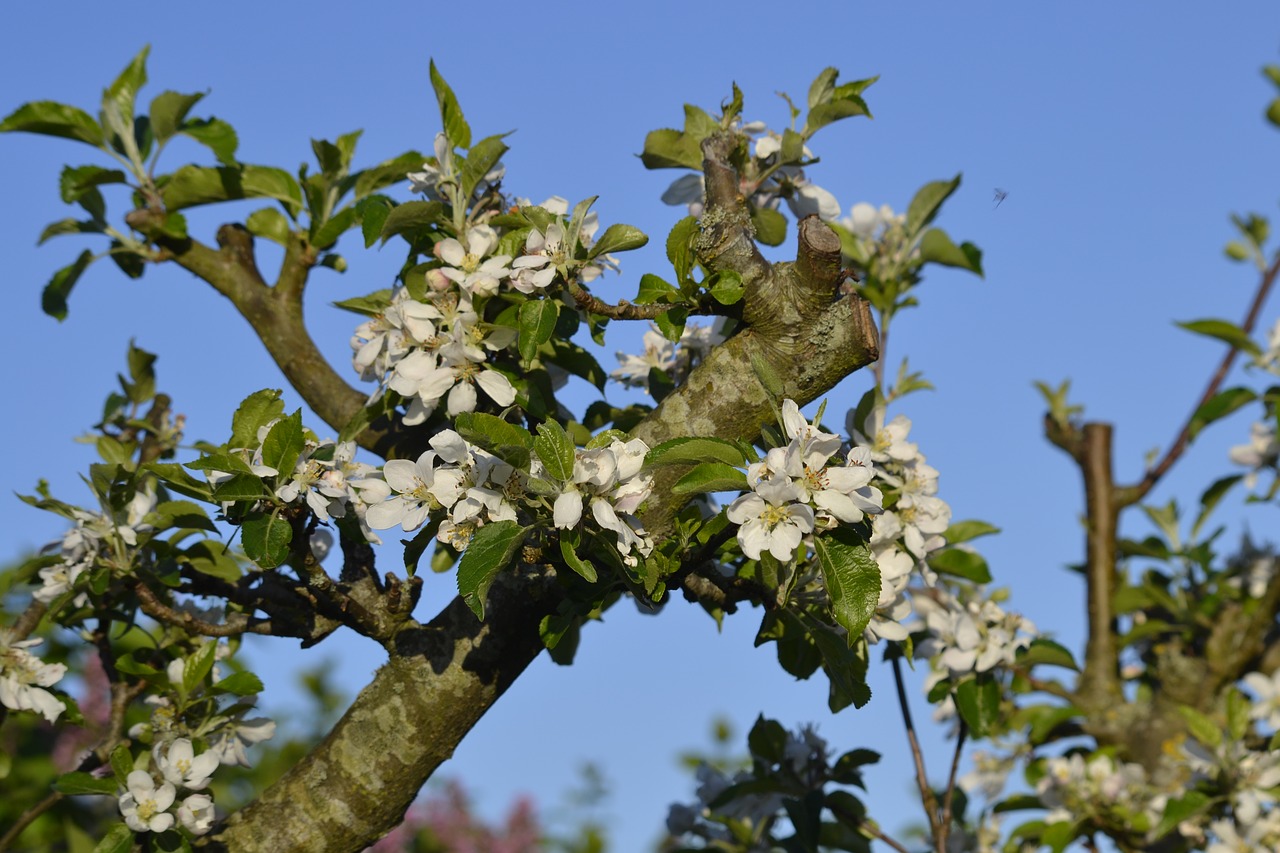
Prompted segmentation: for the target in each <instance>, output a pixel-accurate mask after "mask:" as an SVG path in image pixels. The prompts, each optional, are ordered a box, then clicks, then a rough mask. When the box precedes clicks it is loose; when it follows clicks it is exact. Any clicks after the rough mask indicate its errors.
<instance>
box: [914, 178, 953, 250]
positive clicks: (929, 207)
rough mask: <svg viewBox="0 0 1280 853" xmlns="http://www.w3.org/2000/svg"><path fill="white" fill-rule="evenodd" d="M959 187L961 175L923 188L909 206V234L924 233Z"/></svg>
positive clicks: (928, 184)
mask: <svg viewBox="0 0 1280 853" xmlns="http://www.w3.org/2000/svg"><path fill="white" fill-rule="evenodd" d="M959 187H960V176H959V175H956V176H955V177H954V178H952V179H951V180H949V181H932V182H930V183H927V184H925V185H924V186H923V187H921V188H920V189H919V190H918V191H917V192H916V194H915V198H913V199H911V204H909V205H907V221H906V229H907V234H908V235H910V236H912V237H914V236H916V235H917V234H919V233H920V232H921V231H923V230H924V229H925V227H926V226H927V225H928V224H929V223H930V222H932V221H933V220H934V217H936V216H937V215H938V211H939V210H941V209H942V203H943V202H944V201H946V200H947V199H948V198H950V196H951V194H952V193H954V192H955V191H956V190H957V189H959ZM944 236H945V235H944ZM947 242H950V240H948V241H947Z"/></svg>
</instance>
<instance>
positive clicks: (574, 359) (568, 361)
mask: <svg viewBox="0 0 1280 853" xmlns="http://www.w3.org/2000/svg"><path fill="white" fill-rule="evenodd" d="M561 316H562V317H563V316H564V315H563V314H562V315H561ZM551 350H552V351H551V354H550V355H547V356H545V358H546V360H547V361H549V362H551V363H552V364H556V365H558V366H560V367H563V368H564V369H565V370H567V371H569V372H570V373H572V374H573V375H574V376H580V377H582V378H583V379H585V380H587V381H588V382H590V383H591V384H592V385H594V386H596V387H597V388H599V389H600V390H601V391H603V390H604V386H605V385H607V384H608V382H609V374H608V373H605V371H604V368H603V367H601V366H600V362H598V361H596V358H595V356H593V355H592V354H591V353H589V352H587V351H586V350H585V349H583V348H582V347H580V346H578V345H577V344H575V343H573V342H572V341H566V340H560V339H556V338H553V339H552V340H551Z"/></svg>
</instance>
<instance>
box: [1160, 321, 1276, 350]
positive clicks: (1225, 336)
mask: <svg viewBox="0 0 1280 853" xmlns="http://www.w3.org/2000/svg"><path fill="white" fill-rule="evenodd" d="M1177 325H1178V326H1181V327H1182V328H1184V329H1186V330H1187V331H1188V332H1194V333H1196V334H1197V335H1205V336H1206V337H1210V338H1217V339H1218V340H1220V341H1223V342H1225V343H1227V344H1229V345H1230V346H1233V347H1235V348H1236V349H1238V350H1243V351H1244V352H1247V353H1249V354H1250V355H1252V356H1255V357H1257V356H1261V355H1262V350H1261V349H1259V348H1258V345H1257V344H1255V343H1254V342H1253V340H1252V339H1250V337H1249V336H1248V335H1246V334H1245V333H1244V329H1241V328H1240V327H1239V326H1237V325H1236V324H1235V323H1232V322H1230V321H1229V320H1192V321H1190V322H1187V323H1178V324H1177Z"/></svg>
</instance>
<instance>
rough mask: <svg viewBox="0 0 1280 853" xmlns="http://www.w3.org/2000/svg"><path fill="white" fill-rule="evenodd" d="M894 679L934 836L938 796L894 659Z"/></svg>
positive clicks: (936, 829)
mask: <svg viewBox="0 0 1280 853" xmlns="http://www.w3.org/2000/svg"><path fill="white" fill-rule="evenodd" d="M893 681H894V684H895V685H897V688H898V707H900V708H901V709H902V723H903V725H904V726H906V729H907V743H909V744H911V757H912V759H913V760H914V761H915V764H916V784H917V785H918V786H919V788H920V800H921V802H922V803H923V805H924V810H925V814H926V815H927V816H928V818H929V830H930V832H931V834H932V835H933V837H934V838H937V837H938V835H939V833H938V798H937V797H936V796H935V795H934V793H933V788H931V787H930V786H929V774H928V772H927V771H926V770H925V767H924V751H923V750H921V749H920V739H919V738H917V737H916V727H915V724H914V723H912V722H911V708H910V706H909V705H908V704H907V690H906V688H905V687H904V686H903V684H902V662H901V661H900V660H899V659H898V658H894V659H893Z"/></svg>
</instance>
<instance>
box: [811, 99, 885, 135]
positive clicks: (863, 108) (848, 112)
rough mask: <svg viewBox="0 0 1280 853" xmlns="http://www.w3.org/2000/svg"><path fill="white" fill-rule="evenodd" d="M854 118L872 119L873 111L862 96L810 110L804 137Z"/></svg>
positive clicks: (835, 100)
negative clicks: (838, 122) (864, 117)
mask: <svg viewBox="0 0 1280 853" xmlns="http://www.w3.org/2000/svg"><path fill="white" fill-rule="evenodd" d="M853 116H866V117H867V118H870V117H871V110H870V109H869V108H868V107H867V102H866V101H864V100H862V98H861V97H860V96H858V95H849V96H847V97H843V98H837V99H832V100H831V101H829V102H827V103H825V104H820V105H819V106H816V107H814V108H813V109H811V110H809V115H808V116H807V117H806V118H805V122H804V135H805V136H806V137H808V136H812V135H813V134H814V132H815V131H817V130H818V129H819V128H823V127H826V126H827V125H829V124H831V123H832V122H837V121H839V120H840V119H844V118H851V117H853Z"/></svg>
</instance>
